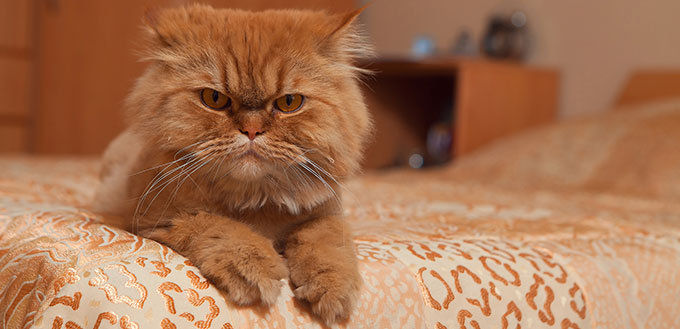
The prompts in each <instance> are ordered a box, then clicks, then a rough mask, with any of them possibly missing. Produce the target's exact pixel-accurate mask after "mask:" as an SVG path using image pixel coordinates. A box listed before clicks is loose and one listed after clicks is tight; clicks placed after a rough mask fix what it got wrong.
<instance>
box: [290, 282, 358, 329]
mask: <svg viewBox="0 0 680 329" xmlns="http://www.w3.org/2000/svg"><path fill="white" fill-rule="evenodd" d="M360 285H361V279H360V278H358V277H357V276H354V275H342V273H340V272H326V273H320V274H317V275H316V276H314V277H312V278H310V279H309V280H307V281H306V282H301V284H300V285H299V286H298V287H297V288H296V289H295V290H294V294H295V297H296V298H298V299H300V300H305V301H308V302H309V303H310V304H311V306H312V312H313V313H314V314H315V315H317V316H318V317H320V318H321V319H322V320H323V321H324V322H325V323H326V324H329V325H330V324H333V323H336V322H338V321H342V320H344V319H347V318H349V315H350V313H351V312H352V310H354V306H355V305H356V302H357V300H358V298H359V287H360Z"/></svg>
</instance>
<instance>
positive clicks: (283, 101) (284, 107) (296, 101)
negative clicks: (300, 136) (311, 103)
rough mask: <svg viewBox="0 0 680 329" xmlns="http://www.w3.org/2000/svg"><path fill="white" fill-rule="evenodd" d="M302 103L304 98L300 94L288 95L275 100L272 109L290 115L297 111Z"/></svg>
mask: <svg viewBox="0 0 680 329" xmlns="http://www.w3.org/2000/svg"><path fill="white" fill-rule="evenodd" d="M304 103H305V96H302V95H300V94H288V95H285V96H283V97H279V98H277V99H276V100H275V101H274V107H276V109H277V110H279V111H281V112H285V113H291V112H295V111H297V110H299V109H300V108H301V107H302V105H303V104H304Z"/></svg>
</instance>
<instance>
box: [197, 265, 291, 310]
mask: <svg viewBox="0 0 680 329" xmlns="http://www.w3.org/2000/svg"><path fill="white" fill-rule="evenodd" d="M282 266H283V264H282ZM284 268H285V267H284ZM283 273H287V272H283ZM260 274H261V273H260ZM260 274H256V273H249V274H247V275H243V274H241V273H239V272H237V271H236V270H233V269H232V270H227V271H222V272H221V273H220V274H217V275H216V274H212V275H210V274H207V275H206V276H207V277H208V278H209V279H210V280H211V281H212V282H213V283H214V284H215V285H216V286H217V287H218V288H219V289H220V290H222V291H224V292H226V295H227V298H229V300H231V301H232V302H234V303H236V304H238V305H244V306H245V305H253V304H256V303H258V302H261V303H262V304H265V305H272V304H274V303H276V300H277V299H278V297H279V295H280V294H281V289H282V287H283V286H284V283H283V281H282V280H281V279H283V278H284V277H285V275H284V274H282V273H278V274H277V275H271V276H261V275H260Z"/></svg>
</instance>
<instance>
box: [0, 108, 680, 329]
mask: <svg viewBox="0 0 680 329" xmlns="http://www.w3.org/2000/svg"><path fill="white" fill-rule="evenodd" d="M678 108H680V106H678ZM662 112H663V111H662ZM664 113H668V111H666V112H664ZM675 113H676V114H680V111H675ZM664 122H666V121H664ZM624 135H625V134H624ZM622 136H623V135H622ZM532 138H534V139H535V138H536V137H535V136H534V137H532ZM544 140H545V139H544ZM535 149H536V148H534V150H535ZM552 149H553V151H554V152H560V149H559V147H558V148H554V147H553V148H552ZM516 151H518V150H517V149H516ZM572 151H573V150H572ZM473 160H474V159H473ZM470 163H472V164H475V165H472V166H470V165H469V163H468V165H467V168H468V169H465V168H466V165H465V164H462V165H461V166H460V169H456V170H453V171H452V170H451V169H441V170H435V171H423V172H412V171H394V172H389V173H382V174H369V175H366V176H365V177H363V178H361V179H357V180H354V181H351V182H348V183H347V184H346V186H345V189H346V190H345V191H344V194H345V200H346V212H347V217H348V220H349V221H350V222H351V224H352V226H353V227H354V233H355V236H356V237H355V241H356V246H357V250H358V257H359V260H360V270H361V273H362V275H363V278H364V281H365V284H364V287H363V291H362V294H361V299H360V303H359V305H358V308H357V310H356V311H355V313H354V314H353V315H352V317H351V319H350V320H349V322H347V323H343V324H340V325H339V327H346V328H492V329H495V328H512V329H516V328H582V329H585V328H601V329H604V328H611V329H614V328H680V203H678V202H675V201H674V200H675V199H668V198H661V197H653V198H652V197H645V196H643V195H634V194H630V193H628V194H626V193H623V194H622V193H616V194H614V193H607V192H603V191H602V190H601V189H598V190H593V189H577V188H572V187H565V186H562V188H557V187H556V186H551V188H543V187H541V186H539V185H540V184H534V185H533V186H528V185H527V186H515V187H514V188H508V187H507V186H504V184H499V185H493V184H488V183H480V181H481V180H475V179H467V180H466V179H462V178H460V176H461V175H463V176H465V173H466V172H467V173H468V174H472V172H473V171H474V170H472V169H478V168H477V166H478V165H480V164H479V163H475V162H474V161H473V162H470ZM532 163H533V162H532ZM513 165H515V166H518V165H517V162H514V163H513ZM97 168H98V162H97V160H95V159H65V158H60V159H59V158H27V157H23V158H22V157H5V158H1V159H0V328H53V329H59V328H68V329H75V328H83V329H84V328H220V329H227V328H284V327H285V328H318V327H322V326H321V325H320V324H319V323H318V322H316V321H315V320H314V319H312V318H311V316H310V315H309V313H308V311H307V306H306V305H304V304H302V303H299V302H297V301H296V300H294V299H293V294H292V292H291V290H290V288H289V287H288V286H286V287H284V288H283V290H284V291H283V293H282V297H280V298H279V300H278V303H277V304H276V305H274V306H273V307H272V308H269V309H267V308H262V307H238V306H235V305H232V304H229V302H227V301H226V300H225V298H224V297H223V296H221V295H220V292H219V291H217V290H216V289H214V288H213V287H212V286H210V284H209V283H207V282H206V280H205V279H204V278H203V277H202V276H201V275H200V273H199V271H198V270H197V269H196V268H195V267H193V266H192V264H191V263H189V262H188V261H187V260H186V259H185V258H183V257H181V256H180V255H178V254H176V253H174V252H173V251H172V250H169V249H168V248H166V247H164V246H162V245H160V244H158V243H156V242H154V241H151V240H147V239H143V238H140V237H138V236H135V235H132V234H130V233H127V232H123V231H119V230H117V229H113V228H110V227H106V226H103V225H100V224H98V221H99V217H98V215H97V214H95V213H92V212H90V211H89V210H88V203H89V201H90V199H91V197H92V194H93V191H94V190H95V189H96V187H97V184H98V181H97V178H96V177H97ZM470 168H472V169H470ZM503 168H506V167H503ZM517 172H518V171H515V176H516V178H518V179H520V180H523V178H522V177H521V175H520V174H518V173H517ZM590 172H593V171H590ZM485 174H487V175H488V174H489V172H487V173H485ZM507 176H511V175H510V174H508V175H507ZM501 178H502V177H501ZM499 179H500V178H499Z"/></svg>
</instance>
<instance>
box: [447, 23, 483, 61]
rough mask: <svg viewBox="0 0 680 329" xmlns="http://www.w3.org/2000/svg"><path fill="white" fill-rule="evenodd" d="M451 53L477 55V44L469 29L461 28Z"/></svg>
mask: <svg viewBox="0 0 680 329" xmlns="http://www.w3.org/2000/svg"><path fill="white" fill-rule="evenodd" d="M451 53H452V54H453V55H456V56H477V46H476V44H475V41H474V39H473V38H472V35H471V34H470V31H468V30H466V29H463V30H461V31H460V33H458V37H457V38H456V40H455V41H454V43H453V47H452V48H451Z"/></svg>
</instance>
